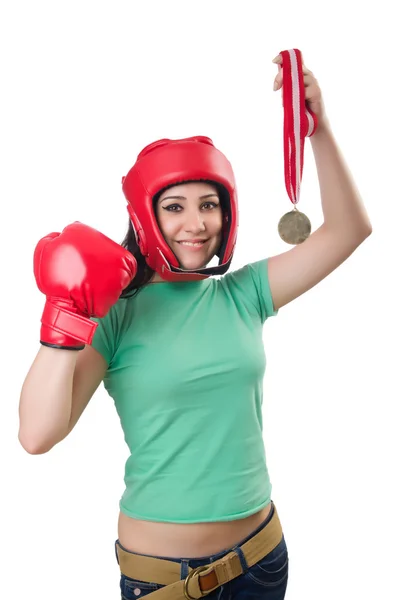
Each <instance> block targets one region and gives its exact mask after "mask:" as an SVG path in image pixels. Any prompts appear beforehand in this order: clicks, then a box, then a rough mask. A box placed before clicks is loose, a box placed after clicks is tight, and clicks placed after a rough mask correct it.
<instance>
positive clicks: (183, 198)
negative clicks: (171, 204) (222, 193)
mask: <svg viewBox="0 0 397 600" xmlns="http://www.w3.org/2000/svg"><path fill="white" fill-rule="evenodd" d="M211 196H215V197H216V198H218V199H219V196H218V194H215V193H213V194H205V195H204V196H200V200H204V199H205V198H211ZM164 200H186V198H185V196H167V197H166V198H163V199H162V200H160V204H161V203H162V202H164Z"/></svg>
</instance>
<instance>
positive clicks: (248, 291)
mask: <svg viewBox="0 0 397 600" xmlns="http://www.w3.org/2000/svg"><path fill="white" fill-rule="evenodd" d="M225 278H228V279H229V284H231V285H232V286H233V288H234V289H237V290H238V293H239V294H240V295H243V296H245V297H246V299H247V300H248V301H249V302H250V304H251V305H253V306H255V308H256V310H257V311H258V313H259V317H260V319H261V323H262V324H263V323H264V322H265V321H266V319H267V318H269V317H274V316H276V315H277V313H278V310H275V309H274V305H273V298H272V293H271V289H270V285H269V277H268V259H267V258H265V259H263V260H259V261H257V262H253V263H249V264H247V265H245V266H244V267H242V268H241V269H238V270H237V271H233V272H232V273H229V274H227V275H226V276H225Z"/></svg>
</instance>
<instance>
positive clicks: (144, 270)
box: [120, 221, 155, 298]
mask: <svg viewBox="0 0 397 600" xmlns="http://www.w3.org/2000/svg"><path fill="white" fill-rule="evenodd" d="M121 246H123V248H126V249H127V250H128V251H129V252H131V254H132V255H133V256H135V259H136V262H137V266H138V270H137V272H136V275H135V277H134V279H133V280H132V281H131V283H130V284H129V285H128V286H127V287H126V288H125V289H124V290H123V291H122V293H121V295H120V298H132V297H133V296H136V294H137V293H138V292H139V290H140V289H141V288H143V287H144V286H145V285H147V284H148V283H149V281H150V280H151V278H152V277H153V275H154V273H155V271H154V270H153V269H151V268H150V267H149V265H148V264H147V263H146V260H145V257H144V256H143V254H142V253H141V251H140V249H139V246H138V242H137V240H136V236H135V231H134V228H133V226H132V223H131V221H129V222H128V231H127V233H126V235H125V238H124V239H123V241H122V242H121Z"/></svg>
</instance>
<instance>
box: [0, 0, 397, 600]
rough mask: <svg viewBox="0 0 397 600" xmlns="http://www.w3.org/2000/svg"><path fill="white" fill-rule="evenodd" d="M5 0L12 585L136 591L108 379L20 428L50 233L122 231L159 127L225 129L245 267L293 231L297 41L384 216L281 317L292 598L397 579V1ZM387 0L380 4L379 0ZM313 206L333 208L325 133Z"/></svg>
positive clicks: (317, 212) (5, 332) (276, 430)
mask: <svg viewBox="0 0 397 600" xmlns="http://www.w3.org/2000/svg"><path fill="white" fill-rule="evenodd" d="M364 4H365V3H358V2H356V1H354V2H349V1H345V2H342V3H340V5H338V4H335V3H334V2H328V3H326V2H324V3H319V2H308V1H302V2H294V3H287V2H283V3H277V4H276V3H273V4H270V3H268V2H259V1H258V2H253V1H249V0H245V1H244V2H231V1H230V0H229V1H228V2H220V1H215V0H212V2H206V1H204V0H200V2H188V1H186V0H185V1H184V2H176V1H172V0H166V1H158V2H155V1H153V0H145V2H133V1H130V2H127V1H116V0H113V1H112V2H103V1H98V0H96V1H95V2H88V1H84V0H79V2H76V1H75V2H72V1H71V0H69V1H68V2H56V1H52V2H42V1H38V0H36V1H35V2H28V1H26V2H18V1H13V2H11V0H9V1H8V2H4V3H3V5H2V8H1V13H0V44H1V48H0V50H1V56H2V69H1V73H2V74H1V87H2V92H1V97H0V102H1V141H0V143H1V190H0V191H1V215H2V218H1V221H0V223H1V236H0V237H1V240H0V241H1V257H2V260H1V272H2V283H1V287H2V294H1V311H2V338H3V339H2V345H1V353H2V357H3V358H2V386H1V400H2V401H1V405H0V406H1V408H0V410H1V413H2V414H1V418H0V424H1V436H0V443H1V448H0V451H1V454H0V455H1V487H2V493H1V511H0V531H1V535H0V554H1V571H2V575H1V577H0V596H1V597H2V598H6V597H13V598H18V599H21V600H22V599H25V598H26V599H27V598H29V600H49V599H51V600H52V599H54V598H57V600H63V599H65V600H66V599H68V600H69V599H70V598H73V599H76V600H80V599H85V598H100V599H102V598H103V599H104V600H105V599H106V600H110V599H111V598H114V599H116V598H119V591H118V590H119V588H118V585H119V570H118V565H117V562H116V559H115V555H114V547H113V545H114V541H115V539H116V537H117V517H118V501H119V498H120V496H121V494H122V492H123V490H124V487H123V475H124V462H125V460H126V459H127V457H128V450H127V446H126V445H125V443H124V440H123V435H122V431H121V427H120V424H119V421H118V417H117V414H116V411H115V409H114V406H113V401H112V400H111V398H109V397H108V395H107V394H106V392H105V391H104V389H103V387H102V386H101V387H100V389H99V390H98V391H97V393H96V394H95V395H94V398H93V399H92V401H91V402H90V404H89V406H88V408H87V410H86V412H85V413H84V414H83V416H82V418H81V421H80V422H79V424H78V426H77V427H76V429H75V430H74V431H73V432H72V434H71V435H70V436H69V437H68V438H67V439H66V440H65V441H64V442H63V443H61V444H60V445H58V446H57V447H55V448H54V449H53V450H52V451H51V452H49V453H48V454H45V455H41V456H31V455H29V454H27V453H26V452H25V451H24V450H23V448H22V447H21V446H20V445H19V442H18V439H17V434H18V402H19V394H20V389H21V386H22V383H23V380H24V378H25V376H26V373H27V371H28V369H29V367H30V364H31V363H32V361H33V359H34V356H35V355H36V352H37V351H38V349H39V342H38V337H39V329H40V316H41V312H42V308H43V305H44V298H43V296H42V295H41V293H40V292H39V291H38V290H37V288H36V285H35V281H34V277H33V269H32V256H33V251H34V247H35V245H36V243H37V241H38V240H39V239H40V238H41V237H42V236H43V235H45V234H47V233H49V232H50V231H60V230H61V229H62V228H63V227H65V226H66V225H67V224H68V223H70V222H72V221H75V220H79V221H82V222H84V223H87V224H90V225H91V226H93V227H96V228H98V229H100V230H101V231H102V232H103V233H105V234H106V235H108V236H109V237H111V238H112V239H114V240H116V241H119V242H120V241H121V240H122V238H123V237H124V234H125V231H126V228H127V218H128V215H127V211H126V203H125V199H124V196H123V195H122V191H121V185H120V184H121V177H122V176H123V175H125V174H126V173H127V171H128V169H129V168H130V167H131V166H132V164H133V163H134V161H135V159H136V156H137V154H138V152H139V151H140V150H141V148H142V147H143V146H145V145H146V144H148V143H150V142H152V141H154V140H156V139H159V138H162V137H170V138H179V137H186V136H191V135H196V134H200V135H207V136H209V137H211V138H212V139H213V140H214V143H215V144H216V145H217V146H218V147H219V148H220V149H221V150H222V151H223V152H224V153H225V154H226V156H227V157H228V158H229V160H230V161H231V163H232V165H233V167H234V170H235V174H236V178H237V183H238V190H239V202H240V228H239V235H238V242H237V250H236V253H235V257H234V259H233V264H232V270H234V269H236V268H239V267H240V266H243V265H244V264H246V263H247V262H251V261H254V260H259V259H261V258H264V257H267V256H271V255H273V254H278V253H280V252H283V251H286V250H288V249H289V248H290V247H289V246H287V245H286V244H284V243H283V242H282V241H281V240H280V239H279V237H278V233H277V223H278V219H279V218H280V217H281V215H282V214H284V213H285V212H287V210H290V208H291V204H290V200H289V198H288V196H287V193H286V190H285V184H284V170H283V169H284V164H283V141H282V140H283V138H282V128H283V114H282V105H281V92H280V91H279V92H273V81H274V77H275V76H276V74H277V66H276V65H274V64H272V62H271V61H272V59H273V58H274V57H275V56H276V55H277V54H278V53H279V52H280V51H281V50H285V49H289V48H299V49H300V50H301V51H302V53H303V57H304V60H305V63H306V65H307V67H308V68H309V69H311V70H312V71H313V73H314V75H315V76H316V77H317V79H318V81H319V84H320V86H321V88H322V90H323V95H324V101H325V105H326V109H327V113H328V116H329V119H330V122H331V126H332V128H333V131H334V134H335V136H336V139H337V142H338V144H339V146H340V148H341V150H342V152H343V155H344V157H345V159H346V161H347V163H348V165H349V168H350V170H351V172H352V174H353V176H354V179H355V182H356V184H357V187H358V189H359V190H360V193H361V195H362V197H363V201H364V203H365V206H366V209H367V211H368V213H369V215H370V219H371V222H372V225H373V234H372V236H370V238H368V239H367V240H366V241H365V243H364V244H363V245H362V246H360V247H359V248H358V249H357V250H356V251H355V252H354V254H353V255H352V256H351V257H350V258H349V259H348V260H347V261H346V262H345V263H344V264H343V265H342V266H340V267H339V268H338V269H337V270H336V271H335V272H334V273H332V274H331V275H330V276H329V277H328V278H327V279H326V280H325V281H323V282H322V283H320V284H319V285H318V286H317V287H316V288H314V289H312V290H311V291H310V292H308V293H307V294H305V295H303V296H302V297H300V298H299V299H297V300H296V301H295V302H292V303H291V304H289V305H288V306H286V307H285V308H283V309H281V310H280V312H279V315H278V317H277V318H273V319H270V320H269V321H268V322H267V324H266V325H265V328H264V335H263V337H264V343H265V350H266V353H267V359H268V367H267V372H266V376H265V380H264V409H263V410H264V440H265V446H266V451H267V457H268V467H269V471H270V476H271V480H272V484H273V500H274V501H275V503H276V505H277V508H278V511H279V514H280V517H281V520H282V524H283V528H284V532H285V536H286V540H287V544H288V548H289V554H290V580H289V587H288V592H287V600H320V599H321V600H331V599H332V600H333V599H334V598H338V600H348V599H349V600H350V599H351V598H357V599H358V598H360V600H369V599H371V600H372V599H373V598H382V599H385V600H386V599H387V600H388V599H392V598H395V597H397V592H396V589H397V585H396V582H395V578H394V576H393V573H395V562H396V549H395V541H396V516H395V515H396V508H395V507H396V501H397V497H396V486H395V477H396V458H397V452H396V441H395V440H396V434H395V430H396V420H395V417H394V415H395V405H396V399H397V394H396V334H397V330H396V329H397V328H396V317H395V314H396V313H395V305H396V294H395V287H396V285H395V279H396V265H395V263H396V250H395V231H396V219H395V211H396V191H395V190H396V186H395V175H396V164H395V161H396V146H395V142H396V134H397V131H396V121H395V118H394V112H393V111H394V110H395V95H393V92H394V94H395V91H396V90H395V80H394V72H395V62H396V50H395V44H394V42H393V39H394V35H395V30H394V25H393V18H392V16H391V12H390V11H391V8H390V9H388V6H391V5H392V3H389V2H382V1H378V2H376V3H372V4H371V5H370V6H371V8H364ZM365 5H366V4H365ZM299 208H300V209H301V210H302V211H303V212H305V213H306V214H308V215H309V217H310V218H311V220H312V225H313V229H316V228H317V227H318V226H320V224H321V222H322V211H321V203H320V196H319V188H318V181H317V177H316V170H315V163H314V159H313V153H312V149H311V144H310V141H309V140H306V145H305V166H304V174H303V182H302V191H301V199H300V205H299Z"/></svg>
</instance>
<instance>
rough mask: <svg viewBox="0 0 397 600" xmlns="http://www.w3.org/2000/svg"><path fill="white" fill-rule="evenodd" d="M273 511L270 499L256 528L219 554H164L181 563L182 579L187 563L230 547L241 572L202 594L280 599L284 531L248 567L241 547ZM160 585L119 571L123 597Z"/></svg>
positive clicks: (134, 599)
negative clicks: (241, 567) (257, 560)
mask: <svg viewBox="0 0 397 600" xmlns="http://www.w3.org/2000/svg"><path fill="white" fill-rule="evenodd" d="M273 513H274V505H273V502H272V508H271V511H270V513H269V514H268V516H267V517H266V519H265V520H264V521H263V523H261V525H259V527H257V529H255V531H253V532H252V533H251V534H250V535H249V536H248V537H246V538H244V539H243V540H241V542H239V543H238V545H237V546H233V547H232V548H229V549H228V550H223V551H222V552H220V553H219V554H214V555H213V556H206V557H203V558H167V559H166V560H170V561H173V562H177V563H180V566H181V579H185V578H186V577H187V575H188V567H191V568H192V569H195V568H196V567H201V566H203V565H207V564H210V563H212V562H215V561H216V560H218V559H219V558H222V557H223V556H225V555H226V554H228V553H229V552H231V551H234V552H237V554H238V555H239V557H240V561H241V564H242V566H243V574H242V575H240V576H239V577H236V578H235V579H233V580H232V581H229V582H228V583H226V584H225V585H222V586H220V587H219V588H217V589H216V590H214V591H213V592H211V593H210V594H208V596H205V598H206V599H208V600H283V599H284V597H285V592H286V589H287V581H288V550H287V545H286V543H285V539H284V535H283V537H282V540H281V542H280V543H279V544H278V545H277V546H276V547H275V548H274V549H273V550H272V551H271V552H269V554H267V555H266V556H265V557H264V558H262V560H260V561H259V562H257V563H256V564H255V565H253V566H252V567H250V568H247V566H246V564H245V560H244V555H243V553H242V551H241V546H242V545H243V544H245V543H246V542H247V541H248V540H250V539H251V538H252V537H254V536H255V535H256V534H257V533H258V532H259V531H261V530H262V529H264V528H265V527H266V525H267V523H268V522H269V521H270V520H271V518H272V516H273ZM118 543H120V542H118ZM120 545H121V544H120ZM124 550H125V548H124ZM116 556H117V555H116ZM155 558H160V559H161V558H164V557H158V556H156V557H155ZM162 587H165V586H164V585H160V584H157V583H146V582H144V581H138V580H136V579H130V578H129V577H126V576H125V575H121V580H120V589H121V598H122V600H139V599H140V598H144V597H145V596H148V595H149V594H150V593H151V592H154V591H155V590H159V589H160V588H162Z"/></svg>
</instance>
